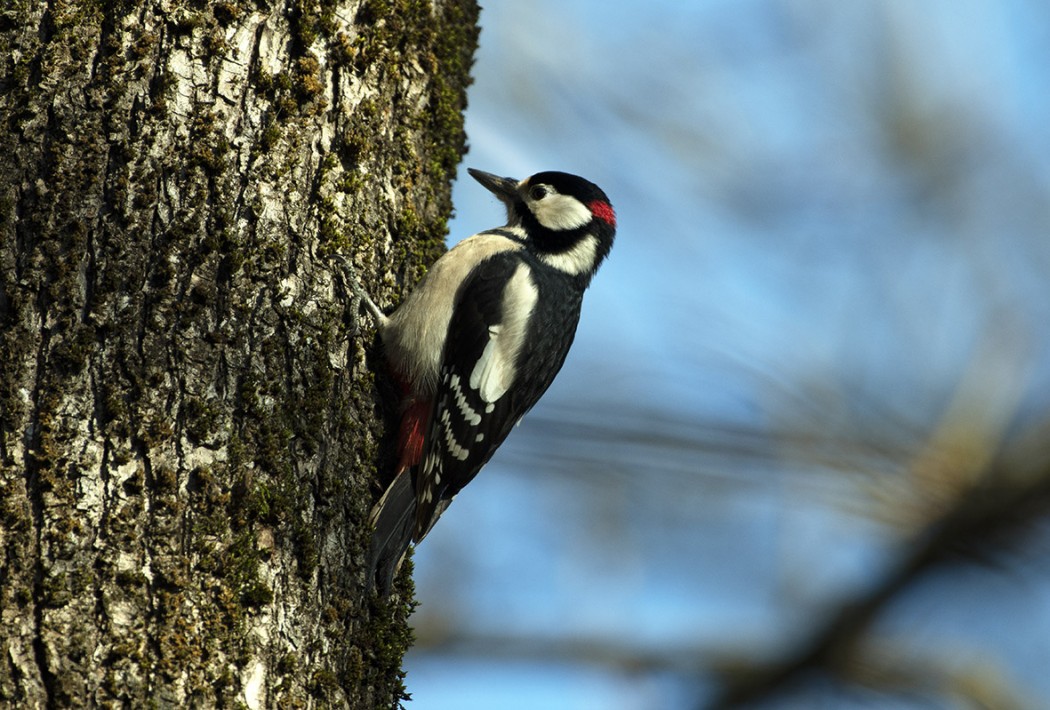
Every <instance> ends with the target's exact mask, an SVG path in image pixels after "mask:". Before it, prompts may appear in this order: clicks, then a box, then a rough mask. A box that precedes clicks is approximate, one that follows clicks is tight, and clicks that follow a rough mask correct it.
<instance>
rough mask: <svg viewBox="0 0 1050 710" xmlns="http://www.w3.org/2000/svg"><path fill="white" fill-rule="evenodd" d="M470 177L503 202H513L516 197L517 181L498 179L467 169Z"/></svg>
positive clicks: (483, 172)
mask: <svg viewBox="0 0 1050 710" xmlns="http://www.w3.org/2000/svg"><path fill="white" fill-rule="evenodd" d="M467 172H468V173H470V176H471V177H472V178H474V179H475V180H477V181H478V182H480V183H481V184H482V185H484V186H485V189H486V190H488V191H489V192H491V193H492V194H493V195H495V196H496V197H498V198H500V199H501V200H503V201H504V202H508V201H510V200H513V199H514V198H515V197H517V195H518V181H517V180H515V179H514V178H508V177H499V176H498V175H493V174H492V173H486V172H485V171H483V170H476V169H474V168H467Z"/></svg>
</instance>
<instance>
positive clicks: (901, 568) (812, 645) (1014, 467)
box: [709, 457, 1050, 708]
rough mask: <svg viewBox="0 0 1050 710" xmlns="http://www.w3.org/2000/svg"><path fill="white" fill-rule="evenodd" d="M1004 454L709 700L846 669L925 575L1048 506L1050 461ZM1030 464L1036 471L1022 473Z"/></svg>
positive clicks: (992, 543) (974, 552)
mask: <svg viewBox="0 0 1050 710" xmlns="http://www.w3.org/2000/svg"><path fill="white" fill-rule="evenodd" d="M1048 458H1050V457H1043V458H1041V460H1042V461H1043V463H1042V464H1041V466H1040V467H1039V468H1037V469H1036V470H1034V471H1033V470H1032V467H1030V466H1029V465H1027V462H1025V461H1021V460H1017V459H1013V460H1005V459H1003V460H998V461H997V462H996V463H995V464H993V465H992V466H991V467H989V468H988V469H987V471H986V473H985V475H984V476H983V477H982V479H981V480H980V482H978V483H977V484H976V485H975V486H973V488H971V489H970V490H969V492H968V493H966V494H965V495H964V496H962V497H961V498H960V499H959V500H958V503H957V505H955V506H954V508H953V509H952V510H951V511H949V512H948V513H946V514H945V515H943V516H942V517H941V518H940V519H939V520H937V521H936V522H934V523H932V524H931V525H929V526H928V527H927V528H926V529H925V530H924V531H923V532H921V533H920V534H919V535H918V536H916V538H915V539H914V540H913V542H912V543H911V544H910V545H908V546H907V549H906V551H905V552H904V554H903V556H902V558H901V560H900V562H899V564H898V565H897V566H896V567H895V568H894V569H893V570H892V571H891V572H890V573H889V574H888V575H887V576H886V577H885V578H884V579H882V580H881V582H878V583H876V584H875V585H874V586H873V587H871V588H870V590H869V591H868V592H867V593H866V594H864V595H863V596H861V597H859V598H854V599H851V600H849V601H847V602H846V603H844V604H843V605H842V606H840V607H839V608H838V610H837V611H836V612H835V613H833V614H832V615H831V616H830V617H828V618H827V620H826V622H825V623H824V624H823V625H822V626H821V627H820V628H819V629H817V631H816V632H815V633H814V634H813V635H812V636H811V637H810V639H809V640H808V641H805V642H803V643H801V644H800V645H799V646H798V648H797V650H795V652H793V653H791V654H790V655H788V656H787V657H785V658H782V659H781V660H779V661H776V662H773V663H771V664H768V665H764V666H756V667H751V668H737V669H733V670H731V671H729V672H728V673H727V675H729V676H733V677H731V678H730V679H729V680H728V681H727V682H726V683H725V685H724V686H723V688H722V690H721V692H720V693H719V694H718V696H717V697H716V698H715V699H714V701H713V702H712V703H711V704H710V705H709V707H710V708H732V707H740V706H744V705H746V704H749V703H754V702H757V701H760V700H763V699H767V698H769V697H770V696H772V695H774V694H775V693H777V692H779V691H783V690H785V689H786V688H788V687H789V686H791V685H794V684H796V683H799V682H801V681H803V680H804V678H805V675H806V674H807V673H809V672H813V671H823V672H826V673H830V674H833V675H838V676H840V677H841V676H848V675H849V674H850V673H849V668H850V664H849V662H848V661H849V660H850V658H851V656H854V655H855V654H856V653H857V651H858V646H859V642H860V641H861V638H862V636H863V635H864V634H865V632H867V631H868V630H869V628H870V626H871V624H872V622H873V620H874V619H875V618H876V617H877V616H878V615H879V614H880V613H881V612H882V611H883V610H884V609H886V607H887V606H888V604H889V603H890V602H891V601H893V600H895V599H896V598H897V597H898V596H900V595H901V594H902V593H903V592H904V591H906V590H907V589H909V588H910V587H911V586H912V585H913V584H914V583H915V582H916V580H918V579H919V578H920V577H921V576H923V575H924V574H926V573H928V572H930V571H931V570H932V569H934V568H935V567H937V566H938V565H941V564H943V563H945V562H948V561H950V560H954V559H959V558H960V557H961V556H964V557H968V558H970V559H973V558H975V557H977V558H982V557H983V554H984V553H985V552H986V551H987V550H989V549H990V548H992V547H995V548H996V549H998V548H999V546H1000V545H1002V544H1003V543H1005V542H1006V541H1007V540H1008V539H1009V538H1010V537H1012V536H1016V535H1017V534H1018V533H1020V532H1023V531H1026V530H1028V529H1030V527H1031V526H1032V525H1033V524H1034V523H1036V522H1038V521H1039V520H1040V519H1041V518H1043V517H1044V516H1046V515H1047V514H1048V513H1050V463H1048V462H1047V459H1048ZM1019 469H1025V470H1026V472H1027V473H1029V474H1031V475H1019V473H1018V470H1019Z"/></svg>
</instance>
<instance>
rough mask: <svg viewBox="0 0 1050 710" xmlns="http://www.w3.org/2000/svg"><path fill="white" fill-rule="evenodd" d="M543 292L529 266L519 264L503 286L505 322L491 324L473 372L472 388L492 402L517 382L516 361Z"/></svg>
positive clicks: (484, 398) (471, 375)
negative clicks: (534, 279)
mask: <svg viewBox="0 0 1050 710" xmlns="http://www.w3.org/2000/svg"><path fill="white" fill-rule="evenodd" d="M539 295H540V293H539V290H538V289H537V288H536V284H535V282H533V280H532V274H531V273H530V271H529V267H528V266H527V265H525V264H519V265H518V268H517V270H515V272H514V275H513V276H511V277H510V280H509V281H508V282H507V285H506V287H505V288H504V289H503V322H502V323H496V324H493V325H491V326H489V342H488V343H487V344H486V345H485V350H484V351H483V352H482V353H481V357H480V358H478V361H477V363H476V364H475V365H474V370H473V371H472V372H471V373H470V387H471V388H472V389H474V390H477V391H478V393H479V394H480V395H481V399H482V400H484V401H485V402H487V403H489V404H491V403H493V402H495V401H496V400H498V399H499V398H500V397H502V396H503V395H505V394H506V393H507V390H508V389H510V386H511V385H512V384H513V383H514V377H515V375H516V374H517V369H516V367H515V362H516V361H517V358H518V353H519V352H521V346H522V345H523V344H524V342H525V335H526V330H527V329H528V325H529V319H530V317H531V316H532V311H533V309H534V308H535V307H536V301H537V300H538V299H539Z"/></svg>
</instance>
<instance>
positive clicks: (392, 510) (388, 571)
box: [368, 469, 416, 596]
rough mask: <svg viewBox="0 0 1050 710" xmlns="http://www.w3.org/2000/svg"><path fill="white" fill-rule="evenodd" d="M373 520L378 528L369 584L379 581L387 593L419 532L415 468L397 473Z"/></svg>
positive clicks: (380, 588)
mask: <svg viewBox="0 0 1050 710" xmlns="http://www.w3.org/2000/svg"><path fill="white" fill-rule="evenodd" d="M369 520H370V522H371V523H372V527H373V528H374V529H375V532H374V533H373V536H372V548H371V550H370V552H369V556H368V557H369V559H368V579H369V584H375V585H376V586H377V587H378V589H379V593H380V594H382V595H383V596H386V595H388V594H390V589H391V587H393V584H394V577H395V576H396V575H397V571H398V569H400V567H401V561H402V560H403V559H404V558H405V553H406V552H408V546H409V545H410V544H411V542H412V536H413V534H414V533H415V527H416V493H415V490H414V486H413V485H412V472H411V470H409V469H405V470H402V471H401V473H399V474H398V475H397V478H395V479H394V482H393V483H391V484H390V487H389V488H387V489H386V492H385V493H383V497H382V498H380V499H379V502H378V503H376V504H375V507H374V508H372V513H371V515H370V516H369Z"/></svg>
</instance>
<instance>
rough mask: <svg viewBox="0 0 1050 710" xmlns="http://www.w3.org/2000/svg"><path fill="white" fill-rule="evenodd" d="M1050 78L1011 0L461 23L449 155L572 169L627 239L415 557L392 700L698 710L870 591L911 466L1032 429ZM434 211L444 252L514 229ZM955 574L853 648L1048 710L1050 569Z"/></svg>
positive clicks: (918, 499) (485, 211) (577, 8)
mask: <svg viewBox="0 0 1050 710" xmlns="http://www.w3.org/2000/svg"><path fill="white" fill-rule="evenodd" d="M1048 66H1050V9H1048V8H1047V7H1046V6H1045V5H1043V4H1041V3H1039V2H1035V1H1034V0H1032V1H1025V0H1008V1H1006V2H998V1H995V0H983V1H978V0H952V1H949V0H927V1H924V2H922V3H915V2H911V1H909V0H895V1H891V0H883V1H878V0H870V1H865V2H852V3H848V4H847V3H841V2H833V1H831V0H733V1H732V2H730V1H729V0H721V1H715V0H708V1H705V2H696V3H676V2H670V0H665V1H663V2H647V3H630V4H615V5H614V4H608V3H600V2H596V1H592V0H572V1H570V2H554V1H553V0H541V1H538V2H530V3H527V4H526V3H511V2H505V1H504V2H492V3H487V4H486V5H485V7H484V10H483V13H482V36H481V49H480V51H479V53H478V55H477V63H476V66H475V76H476V84H475V86H474V87H473V88H472V90H471V94H470V107H469V109H468V111H467V130H468V135H469V140H470V146H471V150H470V153H469V155H468V156H467V159H466V161H465V164H464V168H465V167H466V166H467V165H469V166H473V167H478V168H481V169H483V170H488V171H491V172H497V173H500V174H504V175H511V176H515V177H524V176H526V175H528V174H531V173H533V172H538V171H540V170H547V169H559V170H567V171H570V172H576V173H579V174H581V175H584V176H586V177H588V178H589V179H591V180H593V181H594V182H596V183H598V184H600V185H601V186H602V187H603V188H604V189H605V191H606V192H607V193H608V194H609V195H610V197H611V199H612V200H613V202H614V204H615V206H616V208H617V212H618V217H619V231H618V236H617V243H616V246H615V248H614V250H613V253H612V255H611V258H610V260H609V262H608V263H607V264H606V265H605V266H604V267H603V269H602V271H601V273H600V274H599V275H598V277H597V278H596V280H595V282H594V285H593V287H592V288H591V291H590V292H589V293H588V297H587V299H586V302H585V304H584V314H583V319H582V323H581V325H580V329H579V334H578V338H577V342H576V344H575V346H574V349H573V352H572V353H570V357H569V361H568V363H567V364H566V366H565V368H564V370H563V371H562V374H561V375H560V376H559V379H558V380H557V381H556V383H555V385H554V386H553V387H552V388H551V390H550V391H549V392H548V394H547V395H546V397H545V398H544V400H543V401H542V402H541V403H540V404H539V405H538V406H537V407H536V409H535V410H534V411H533V413H532V414H530V416H529V417H528V418H527V419H526V420H525V422H524V423H523V424H522V425H521V427H519V430H518V431H517V432H515V433H514V434H513V435H512V436H511V438H510V439H509V440H508V442H507V443H506V444H505V445H504V447H503V448H502V449H501V451H500V453H499V454H498V455H497V456H496V458H495V459H494V460H493V462H492V463H491V464H490V465H489V466H488V467H487V468H486V469H485V471H484V472H483V473H482V474H481V475H480V476H479V477H478V479H476V481H475V482H473V483H472V484H471V485H470V486H469V487H468V488H467V489H466V490H465V491H464V493H463V494H461V495H460V496H459V497H458V498H457V500H456V502H455V504H454V505H453V506H452V507H451V508H450V509H449V511H448V512H447V513H446V514H445V516H444V517H443V518H442V520H441V523H440V524H439V525H438V526H437V527H436V528H435V530H434V532H433V533H432V534H431V536H430V537H429V538H428V539H427V541H426V542H425V543H424V544H423V545H422V546H421V547H420V549H419V550H418V551H417V553H416V566H417V575H416V576H417V584H418V594H419V598H420V599H421V601H422V606H421V608H420V610H419V611H418V612H417V613H416V615H415V616H414V617H413V624H414V625H415V626H416V627H417V629H418V631H419V637H420V643H419V646H418V648H417V651H416V652H414V653H413V654H412V655H411V656H410V658H409V662H408V664H407V669H408V688H409V690H410V692H412V693H413V695H414V700H413V703H412V705H411V706H412V707H414V708H417V709H419V710H427V709H429V708H451V707H455V708H467V709H469V708H474V707H477V708H491V707H500V708H516V707H521V708H537V707H543V708H553V709H560V708H564V709H566V710H577V709H582V708H592V707H593V708H613V709H618V708H624V709H627V708H630V709H635V708H637V709H642V708H664V707H681V706H682V705H681V703H683V702H687V701H689V700H692V699H696V698H701V699H702V698H703V697H705V693H707V692H709V691H710V689H711V682H712V678H713V676H711V675H710V674H709V673H707V671H705V669H710V668H711V667H713V666H714V665H715V664H717V662H719V661H724V660H726V659H727V658H731V657H732V656H733V655H734V654H743V655H744V656H750V657H753V656H754V655H755V654H762V653H771V652H774V651H775V650H776V649H778V648H782V647H783V646H784V645H785V644H786V643H788V641H789V640H790V639H791V638H792V636H793V635H797V634H798V633H799V632H800V631H804V630H805V629H807V628H810V627H811V624H812V621H813V618H814V616H815V615H819V613H820V611H821V609H822V608H824V606H823V605H825V604H827V603H829V602H831V601H834V600H836V599H839V598H842V597H843V595H848V594H850V593H851V592H853V591H855V590H857V589H859V588H864V585H866V584H871V583H872V580H873V579H876V578H877V577H878V575H879V574H880V572H881V571H883V570H884V569H885V565H886V564H887V562H888V560H891V559H892V552H893V551H894V550H895V549H896V548H895V544H896V543H897V542H898V541H899V539H900V536H901V533H902V531H907V530H910V529H912V528H910V527H909V526H910V525H914V523H915V520H916V519H917V517H918V518H921V513H922V511H923V510H924V509H925V508H924V506H929V505H932V504H931V503H930V500H928V498H929V499H932V497H934V494H936V493H938V492H939V491H941V489H940V488H937V486H939V485H941V484H940V483H939V482H937V481H935V480H933V479H932V478H930V474H928V473H927V471H928V470H929V469H930V467H929V466H927V465H926V464H925V463H924V462H926V461H927V460H929V459H930V456H929V455H926V454H925V453H924V452H927V453H928V452H929V451H934V452H935V453H936V454H937V457H940V456H943V457H946V458H950V454H951V452H952V451H956V449H959V450H962V451H963V452H964V454H965V455H966V456H970V457H971V458H974V460H977V459H979V458H980V454H981V452H982V451H985V450H988V449H991V448H994V447H995V446H997V445H998V444H999V443H1000V442H1002V441H1003V440H1005V438H1006V437H1008V436H1009V435H1012V434H1013V433H1016V432H1018V431H1023V430H1024V429H1025V428H1026V427H1028V426H1031V425H1032V424H1033V423H1034V422H1038V421H1041V420H1042V419H1043V417H1042V416H1041V414H1042V413H1043V412H1045V411H1046V408H1047V404H1048V400H1050V397H1048V394H1050V335H1048V333H1050V329H1048V328H1047V327H1046V323H1048V322H1050V298H1047V292H1048V288H1047V276H1048V274H1050V240H1048V239H1047V235H1048V231H1050V210H1048V209H1047V205H1048V204H1050V200H1048V192H1050V131H1047V130H1046V120H1047V119H1046V117H1047V116H1050V105H1048V104H1050V72H1047V71H1046V67H1048ZM461 175H463V176H465V170H462V169H461ZM454 201H455V204H456V209H457V217H456V219H454V220H453V222H452V225H451V232H452V234H451V236H450V241H451V242H455V241H458V239H460V238H462V237H465V236H467V235H469V234H471V233H473V232H476V231H479V230H481V229H484V228H487V227H491V226H496V224H497V223H498V222H499V220H500V218H501V216H502V214H501V208H500V206H499V205H498V204H497V203H496V202H495V200H493V199H492V198H491V196H490V195H488V194H487V193H486V192H485V191H484V190H483V189H481V188H480V187H479V186H477V185H476V184H475V183H474V182H473V181H472V180H470V179H469V178H466V179H461V180H460V181H459V182H458V183H457V184H456V186H455V191H454ZM740 432H744V438H743V441H741V439H740ZM814 434H816V435H818V436H816V440H817V441H818V443H820V444H821V448H820V450H817V447H815V446H814V445H813V444H812V443H810V444H808V445H799V444H798V443H797V441H799V440H803V441H805V440H806V439H805V436H810V435H814ZM803 435H805V436H803ZM785 442H786V443H785ZM944 442H947V443H944ZM959 442H962V443H959ZM975 442H976V443H975ZM933 444H938V446H940V445H941V444H943V445H944V447H946V448H945V450H946V451H947V452H948V453H943V452H942V451H941V450H940V449H936V447H934V446H933ZM967 446H968V447H970V449H967V448H966V447H967ZM953 447H954V448H953ZM960 447H962V448H961V449H960ZM924 456H925V458H924ZM934 458H936V457H934ZM974 465H976V464H974ZM1044 532H1045V531H1044ZM1044 537H1045V535H1044ZM1036 549H1037V550H1042V552H1040V553H1039V554H1045V550H1043V548H1042V547H1041V546H1036ZM1028 554H1029V555H1031V554H1035V553H1033V552H1031V550H1029V552H1028ZM959 574H961V573H959V572H956V574H955V576H952V575H950V574H946V575H945V577H944V579H940V580H939V579H929V580H924V582H923V584H922V585H921V589H916V590H913V591H912V592H911V593H910V594H908V595H906V596H905V597H904V598H903V599H902V600H901V601H900V604H899V605H897V606H895V607H894V609H893V610H892V613H888V614H887V615H886V617H885V618H884V619H880V622H879V626H878V629H879V634H878V638H877V639H876V640H877V641H878V642H879V643H882V644H887V645H892V647H893V648H895V649H897V650H898V651H899V652H900V653H902V654H904V655H905V657H907V654H914V655H915V657H916V658H917V659H919V660H921V661H923V662H928V661H929V659H930V658H931V656H934V655H936V654H933V653H932V652H931V651H929V649H930V648H933V649H937V648H940V647H942V646H944V645H945V644H948V643H949V642H950V643H951V644H952V645H953V647H955V648H958V649H963V650H960V651H959V652H958V653H955V654H952V655H951V656H950V658H949V659H948V660H949V661H950V662H951V663H954V664H957V665H958V666H959V667H960V668H962V669H971V668H973V667H976V666H980V668H982V669H985V670H987V672H988V673H990V674H998V675H996V677H999V676H1000V675H1001V677H1002V679H1003V683H1005V684H1007V685H1008V686H1009V687H1011V688H1016V689H1018V691H1017V692H1021V693H1027V694H1029V695H1034V696H1035V697H1041V698H1044V699H1046V698H1050V682H1048V681H1047V679H1046V677H1045V673H1043V672H1042V670H1041V669H1042V668H1043V667H1045V663H1046V661H1047V659H1050V642H1048V641H1047V639H1050V603H1048V602H1046V601H1045V600H1046V599H1048V598H1050V578H1048V575H1047V574H1046V573H1045V572H1044V571H1043V570H1042V569H1039V568H1038V566H1024V567H1023V569H1022V571H1020V572H1018V571H1017V570H1016V569H1013V568H1011V569H1009V570H1007V571H1006V572H1001V573H996V572H995V571H994V570H988V569H979V570H976V571H973V570H971V571H969V572H966V573H965V575H964V578H963V582H965V583H962V582H960V577H959V576H958V575H959ZM1015 575H1022V576H1023V581H1022V583H1018V581H1017V579H1016V577H1015ZM1003 587H1005V588H1008V589H1009V590H1010V593H1009V594H1002V593H1001V592H1002V589H1001V588H1003ZM992 599H995V600H997V601H996V613H995V615H994V622H993V621H989V620H988V618H985V616H984V615H982V614H981V610H982V609H987V608H988V605H989V603H990V600H992ZM917 619H918V620H920V621H921V622H922V627H921V629H919V630H918V631H916V633H914V634H908V633H906V632H907V631H908V630H909V629H913V630H914V626H915V624H916V623H917V622H916V620H917ZM639 659H648V660H649V661H651V662H650V663H648V664H647V665H643V666H641V667H630V663H637V662H638V660H639ZM937 661H938V663H942V664H944V663H947V661H944V658H943V654H941V655H940V656H937ZM917 662H918V661H917ZM988 669H991V670H988ZM960 673H962V671H960ZM949 675H950V674H949ZM846 706H848V705H843V707H846ZM885 706H889V705H885ZM778 707H779V706H778ZM784 707H787V706H786V705H785V706H784ZM880 707H882V705H880ZM899 707H910V706H909V705H907V704H902V705H899Z"/></svg>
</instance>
